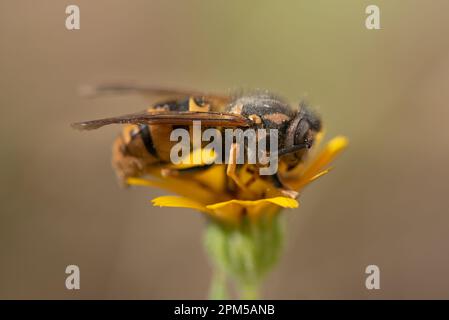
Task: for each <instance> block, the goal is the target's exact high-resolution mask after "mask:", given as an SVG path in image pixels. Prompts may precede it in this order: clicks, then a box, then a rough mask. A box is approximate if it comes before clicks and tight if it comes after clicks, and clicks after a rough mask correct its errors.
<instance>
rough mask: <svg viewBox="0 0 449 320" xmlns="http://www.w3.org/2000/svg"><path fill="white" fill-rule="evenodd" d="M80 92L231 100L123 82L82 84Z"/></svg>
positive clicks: (209, 94)
mask: <svg viewBox="0 0 449 320" xmlns="http://www.w3.org/2000/svg"><path fill="white" fill-rule="evenodd" d="M79 92H80V94H81V95H82V96H85V97H96V96H99V95H102V94H126V93H138V94H142V95H144V96H145V97H147V98H150V99H151V100H156V101H159V100H165V99H175V100H177V99H182V98H185V97H202V98H204V99H206V100H208V101H210V102H211V103H213V104H227V103H229V102H230V100H231V97H229V96H228V95H222V94H215V93H206V92H201V91H194V90H183V89H168V88H163V87H154V86H146V85H137V84H123V83H122V84H121V83H117V84H101V85H90V86H82V87H80V90H79Z"/></svg>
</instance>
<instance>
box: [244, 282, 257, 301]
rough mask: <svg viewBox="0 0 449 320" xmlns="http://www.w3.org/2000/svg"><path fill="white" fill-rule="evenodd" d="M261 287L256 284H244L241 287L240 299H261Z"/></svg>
mask: <svg viewBox="0 0 449 320" xmlns="http://www.w3.org/2000/svg"><path fill="white" fill-rule="evenodd" d="M259 297H260V295H259V286H258V285H257V284H255V283H242V284H241V285H240V298H241V299H242V300H257V299H259Z"/></svg>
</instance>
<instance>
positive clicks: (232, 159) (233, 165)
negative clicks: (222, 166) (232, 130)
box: [226, 143, 254, 194]
mask: <svg viewBox="0 0 449 320" xmlns="http://www.w3.org/2000/svg"><path fill="white" fill-rule="evenodd" d="M239 148H240V147H239V145H238V144H237V143H233V144H232V145H231V149H230V150H229V163H228V165H227V166H226V175H227V176H228V177H229V178H231V180H232V181H234V182H235V184H236V185H237V186H238V187H239V188H240V189H242V190H244V191H246V192H250V193H252V194H254V192H253V191H251V190H250V189H249V188H248V187H247V186H246V185H245V184H244V183H243V182H242V180H240V178H239V177H238V175H237V173H236V169H237V154H238V153H239Z"/></svg>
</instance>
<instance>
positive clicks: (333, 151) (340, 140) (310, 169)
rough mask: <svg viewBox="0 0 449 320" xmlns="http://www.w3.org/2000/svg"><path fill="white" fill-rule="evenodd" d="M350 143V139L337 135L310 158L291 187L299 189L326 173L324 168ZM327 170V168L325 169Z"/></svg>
mask: <svg viewBox="0 0 449 320" xmlns="http://www.w3.org/2000/svg"><path fill="white" fill-rule="evenodd" d="M347 145H348V139H346V138H345V137H343V136H337V137H335V138H333V139H332V140H331V141H329V142H328V143H327V145H326V146H325V148H324V149H323V150H322V151H321V152H320V153H319V154H318V155H317V156H316V157H314V158H313V159H310V160H309V163H308V164H307V166H306V168H305V169H304V171H303V173H302V174H301V175H300V176H299V177H298V178H297V179H296V182H293V183H291V184H290V185H291V187H292V188H294V189H295V190H299V189H300V188H302V187H304V186H305V185H306V184H308V183H310V182H311V181H313V180H315V179H317V178H318V177H320V176H322V175H324V174H325V173H327V172H325V173H322V171H323V169H326V167H327V166H328V165H329V164H330V163H331V162H332V161H333V160H334V159H335V158H336V157H337V156H338V155H339V154H340V152H342V151H343V150H344V149H345V148H346V147H347ZM324 171H326V170H324Z"/></svg>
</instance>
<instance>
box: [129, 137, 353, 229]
mask: <svg viewBox="0 0 449 320" xmlns="http://www.w3.org/2000/svg"><path fill="white" fill-rule="evenodd" d="M321 137H322V134H320V135H319V136H318V137H317V139H316V140H317V141H316V143H315V145H314V147H313V148H312V150H310V152H309V155H308V157H307V159H306V160H305V161H304V162H303V163H301V164H300V165H298V166H297V167H296V168H294V169H292V170H289V171H288V170H287V168H286V167H285V166H282V163H280V166H279V172H280V175H281V177H282V179H283V181H284V182H285V183H286V184H287V185H288V186H289V187H290V188H291V189H292V190H297V191H298V192H299V191H301V190H302V189H303V188H304V187H305V186H306V185H308V184H309V183H311V182H312V181H314V180H316V179H318V178H319V177H322V176H323V175H325V174H327V173H328V172H329V170H330V167H329V166H330V163H331V162H332V161H333V160H334V159H335V157H336V156H337V155H338V154H339V153H340V152H341V151H342V150H343V149H344V148H345V147H346V146H347V143H348V142H347V139H346V138H345V137H342V136H338V137H335V138H333V139H332V140H330V141H329V142H328V143H327V144H326V145H325V147H324V148H323V149H322V150H319V149H318V145H319V141H320V140H321ZM196 152H204V150H200V151H196ZM209 156H210V155H209ZM186 168H188V166H186V165H171V166H170V167H167V168H165V171H164V170H160V169H159V170H153V171H152V172H151V173H150V174H151V176H152V178H151V179H142V178H129V179H128V183H129V184H131V185H140V186H149V187H158V188H162V189H165V190H168V191H170V192H172V193H175V194H177V196H172V195H170V196H161V197H158V198H155V199H153V200H152V202H153V205H155V206H160V207H182V208H190V209H195V210H197V211H200V212H203V213H205V214H207V215H208V216H209V217H211V218H213V219H217V220H218V221H221V222H227V223H232V224H234V223H239V222H240V221H241V220H242V217H248V218H249V219H250V220H256V219H258V218H259V217H260V216H261V214H262V213H263V214H265V215H274V214H276V213H277V212H278V211H279V210H280V209H281V208H297V207H298V206H299V203H298V201H297V200H296V199H292V198H290V197H286V196H284V194H283V193H282V192H281V190H279V188H276V187H275V186H274V185H273V184H272V183H271V182H269V181H268V180H265V179H262V178H260V177H258V176H257V175H255V174H254V168H253V166H252V165H243V167H242V168H241V170H239V179H240V180H241V181H242V182H243V184H244V185H245V186H247V188H245V189H241V188H235V186H234V188H233V187H232V186H231V187H230V186H229V185H228V184H227V179H226V178H227V177H226V167H225V165H224V164H215V165H213V166H204V168H203V169H202V170H199V171H196V172H194V173H189V171H188V170H186V171H187V172H182V173H179V174H170V173H168V174H167V172H175V173H176V172H177V171H176V170H177V169H186Z"/></svg>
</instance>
